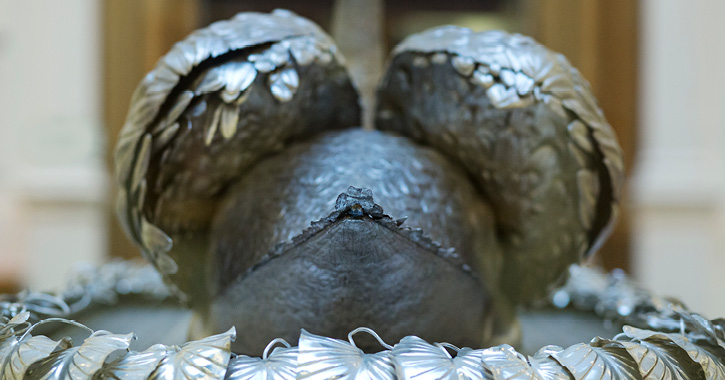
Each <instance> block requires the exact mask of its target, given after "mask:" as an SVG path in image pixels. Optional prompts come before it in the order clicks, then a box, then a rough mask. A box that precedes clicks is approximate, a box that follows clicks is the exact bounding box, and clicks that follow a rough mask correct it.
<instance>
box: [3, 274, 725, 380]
mask: <svg viewBox="0 0 725 380" xmlns="http://www.w3.org/2000/svg"><path fill="white" fill-rule="evenodd" d="M570 272H571V276H570V279H569V281H568V283H567V284H566V285H565V286H564V287H562V288H560V289H559V290H557V291H555V292H554V293H553V294H552V296H551V300H552V304H553V305H554V306H556V307H559V308H564V307H573V308H575V309H578V310H588V311H594V312H596V313H597V314H598V315H600V316H601V317H603V318H605V319H610V320H613V321H615V322H621V323H623V324H626V326H624V327H623V330H622V333H621V334H619V335H617V336H616V337H614V338H612V339H604V338H594V339H592V340H591V341H590V342H588V343H579V344H575V345H572V346H570V347H568V348H562V347H556V346H546V347H544V348H542V349H540V350H539V351H538V352H537V353H536V354H534V355H533V356H524V355H522V354H521V353H519V352H517V351H516V350H515V349H514V348H512V347H511V346H508V345H501V346H496V347H491V348H487V349H477V350H474V349H470V348H457V347H455V346H452V345H450V344H447V343H432V344H431V343H428V342H425V341H424V340H422V339H420V338H418V337H415V336H409V337H406V338H403V339H402V340H401V341H400V342H398V343H397V344H394V345H388V344H387V343H385V342H383V341H382V340H381V339H380V338H379V337H378V336H377V335H376V334H375V333H374V332H373V331H372V330H370V329H366V328H360V329H356V330H355V331H353V332H351V333H350V335H349V336H348V340H349V341H347V342H346V341H342V340H337V339H332V338H326V337H321V336H316V335H313V334H310V333H308V332H306V331H304V330H303V331H302V333H301V335H300V339H299V346H298V347H292V346H291V345H290V344H289V343H287V342H285V341H283V340H279V339H276V340H273V341H272V342H270V345H269V346H268V347H267V349H266V350H265V353H264V355H263V357H262V358H253V357H248V356H242V355H239V356H238V355H235V354H233V353H231V351H230V343H231V341H233V340H234V338H235V336H236V331H235V330H234V328H232V329H230V330H229V331H227V332H225V333H223V334H219V335H214V336H210V337H208V338H205V339H201V340H198V341H193V342H188V343H185V344H183V345H181V346H165V345H161V344H156V345H153V346H151V347H149V348H148V349H146V350H145V351H142V352H135V351H131V350H129V345H130V343H131V340H132V339H133V338H134V335H133V334H128V335H120V334H112V333H109V332H107V331H95V332H94V331H92V330H90V329H88V330H89V331H90V336H89V337H88V338H87V339H86V340H85V341H84V342H83V343H82V344H80V345H78V346H73V345H72V343H71V342H70V340H69V339H67V338H63V339H60V340H53V339H51V338H48V337H46V336H43V335H36V336H32V335H31V332H32V331H33V330H34V329H35V328H36V327H37V326H39V325H43V324H48V323H50V322H61V323H67V324H73V325H75V326H78V327H81V328H84V326H83V325H81V324H79V323H77V322H74V321H71V320H68V319H65V318H72V317H73V316H74V315H77V313H78V312H80V311H82V310H84V309H86V308H88V307H90V306H91V305H104V304H105V305H114V304H116V303H117V302H118V301H119V299H121V298H125V297H130V296H132V297H144V298H152V299H154V300H165V299H169V297H170V293H169V292H168V291H167V290H166V288H165V287H164V286H163V284H162V281H161V278H160V276H159V275H158V274H157V273H156V272H155V271H154V270H153V269H152V268H151V267H150V266H141V265H139V264H136V263H132V262H114V263H110V264H107V265H105V266H103V267H101V268H99V269H97V270H89V271H84V272H82V273H81V274H80V275H79V276H77V277H76V280H75V281H74V283H73V284H72V285H71V286H70V287H69V288H68V290H66V291H65V292H63V293H61V294H59V295H51V294H45V293H30V292H23V293H20V294H16V295H1V296H0V378H2V379H6V378H7V379H21V378H27V379H86V378H88V379H90V378H94V379H96V378H101V379H105V378H111V379H147V378H148V379H176V378H180V379H192V378H193V379H197V378H203V379H207V378H208V379H494V380H497V379H512V380H513V379H516V380H517V379H537V380H539V379H540V380H548V379H557V380H559V379H561V380H564V379H575V380H580V379H587V380H588V379H725V364H724V363H725V321H724V320H722V319H717V320H707V319H705V318H703V317H702V316H700V315H698V314H696V313H692V312H690V311H689V310H688V309H687V308H686V307H685V306H684V305H682V304H681V303H680V302H677V301H675V300H671V299H667V298H661V297H657V296H653V295H651V294H650V293H648V292H646V291H645V290H643V289H641V288H639V287H637V286H636V285H634V284H633V283H632V282H631V281H630V280H629V279H628V278H627V277H626V275H624V274H623V273H621V272H614V273H611V274H605V273H603V272H602V271H600V270H596V269H590V268H585V267H579V266H574V267H572V268H571V270H570ZM86 329H87V328H86ZM239 333H240V334H243V333H244V332H243V331H240V332H239ZM359 333H368V334H371V335H373V336H374V337H375V338H376V339H378V341H379V342H380V346H381V351H380V352H377V353H365V352H363V351H362V350H361V349H359V348H357V347H356V345H355V340H354V337H355V336H356V334H359Z"/></svg>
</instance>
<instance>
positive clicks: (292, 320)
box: [116, 11, 623, 354]
mask: <svg viewBox="0 0 725 380" xmlns="http://www.w3.org/2000/svg"><path fill="white" fill-rule="evenodd" d="M343 62H344V60H343V58H342V57H341V56H340V54H339V52H338V51H337V49H336V48H335V46H334V44H333V43H332V41H331V39H330V38H329V37H328V36H327V35H326V34H325V33H324V32H322V31H321V30H320V29H319V28H318V27H317V26H316V25H314V24H313V23H311V22H310V21H308V20H305V19H303V18H301V17H299V16H297V15H294V14H292V13H290V12H286V11H275V12H273V13H271V14H258V13H242V14H239V15H237V16H236V17H235V18H234V19H232V20H228V21H221V22H217V23H214V24H212V25H211V26H209V27H207V28H205V29H201V30H199V31H197V32H195V33H193V34H192V35H190V36H189V37H188V38H187V39H186V40H184V41H181V42H179V43H178V44H177V45H175V47H174V48H173V49H172V50H171V51H170V52H169V53H168V54H167V55H166V56H165V57H163V58H162V59H161V61H160V62H159V63H158V65H157V67H156V68H155V69H154V70H153V71H152V72H151V73H149V74H148V75H147V77H146V78H145V79H144V80H143V81H142V83H141V84H140V85H139V87H138V89H137V91H136V93H135V95H134V98H133V100H132V104H131V110H130V112H129V116H128V119H127V123H126V125H125V126H124V129H123V131H122V133H121V136H120V138H119V143H118V146H117V148H116V170H117V179H118V184H119V187H120V196H119V216H120V219H121V221H122V222H123V224H124V226H125V228H126V231H127V233H128V234H129V236H130V237H131V239H132V240H133V241H134V242H136V243H137V244H138V246H139V247H140V248H141V249H142V251H143V253H144V255H145V256H146V257H147V258H148V259H149V260H150V261H151V262H152V263H154V265H155V266H156V268H157V269H158V270H159V271H160V272H161V273H162V274H163V275H164V277H165V279H166V280H167V283H168V284H170V285H171V286H173V287H174V289H175V290H176V292H177V293H178V294H179V295H181V296H182V297H185V298H187V299H188V300H189V302H190V304H191V306H192V307H193V308H194V309H195V310H196V311H197V315H198V317H199V324H200V325H201V327H202V328H203V329H206V330H214V331H222V330H226V329H228V328H229V327H230V325H235V326H236V327H237V328H238V329H239V330H240V331H244V332H245V333H244V334H240V335H239V337H238V338H237V341H236V343H235V346H234V349H235V350H236V351H238V352H243V353H252V354H258V353H260V352H261V350H262V349H263V348H264V346H265V344H266V343H267V342H269V341H270V340H271V339H273V338H277V337H282V338H287V339H289V340H294V338H295V337H296V336H298V334H299V331H300V329H301V328H305V329H306V330H308V331H310V332H312V333H315V334H320V335H326V336H333V337H337V338H341V337H344V336H345V335H346V334H347V332H348V331H350V330H352V329H354V328H356V327H359V326H367V327H370V328H373V329H374V330H375V331H377V332H378V333H379V334H380V335H381V336H382V337H383V339H385V340H388V341H397V340H399V339H401V338H402V337H404V336H407V335H417V336H420V337H422V338H424V339H426V340H429V341H450V342H451V343H453V344H456V345H459V346H481V345H484V344H488V343H491V342H494V341H497V342H498V340H497V339H499V338H501V337H502V336H504V335H506V334H507V333H509V332H510V331H511V330H512V329H515V318H514V317H513V310H514V307H515V306H516V305H519V304H522V303H527V302H530V301H532V300H535V299H536V298H538V297H541V296H543V295H544V294H546V291H547V290H549V289H550V288H551V287H553V286H554V285H556V284H557V283H558V281H560V280H561V279H562V277H563V276H564V275H565V274H566V272H567V268H568V267H569V265H570V264H572V263H575V262H578V261H579V260H581V258H583V257H584V256H586V255H587V254H589V253H591V252H593V251H595V250H596V249H597V248H598V246H599V244H600V243H601V242H602V241H603V240H604V239H605V238H606V236H607V234H608V233H609V230H610V228H611V224H612V222H613V221H614V219H615V218H616V208H617V201H618V197H619V193H620V189H621V184H622V177H623V173H622V161H621V152H620V149H619V147H618V144H617V141H616V138H615V137H614V135H613V132H612V129H611V127H610V126H609V125H608V124H607V122H606V120H605V119H604V117H603V115H602V113H601V111H600V110H599V109H598V108H597V105H596V102H595V100H594V98H593V97H592V95H591V92H590V90H589V88H588V84H587V83H586V82H585V81H584V80H583V79H582V78H581V77H580V76H579V74H578V72H577V71H576V70H575V69H573V68H572V67H571V66H570V65H569V64H568V62H567V61H566V60H565V59H564V58H563V57H562V56H561V55H559V54H556V53H553V52H551V51H549V50H548V49H546V48H545V47H543V46H541V45H540V44H538V43H536V42H534V41H533V40H531V39H530V38H528V37H523V36H520V35H509V34H506V33H503V32H483V33H474V32H472V31H470V30H468V29H463V28H456V27H442V28H436V29H432V30H429V31H426V32H423V33H421V34H417V35H414V36H411V37H409V38H408V39H407V40H406V41H404V42H403V43H402V44H401V45H399V46H398V47H397V48H396V49H395V50H394V52H393V53H392V55H391V57H390V59H389V61H388V67H387V70H386V74H385V75H384V78H383V80H382V82H381V84H380V86H379V88H378V94H377V106H376V111H375V112H376V122H375V127H376V129H377V131H367V130H363V129H361V128H359V127H358V126H359V125H360V113H361V112H360V106H359V102H358V96H357V94H356V90H355V87H354V86H353V84H352V82H351V80H350V78H349V77H348V75H347V73H346V70H345V68H344V64H343Z"/></svg>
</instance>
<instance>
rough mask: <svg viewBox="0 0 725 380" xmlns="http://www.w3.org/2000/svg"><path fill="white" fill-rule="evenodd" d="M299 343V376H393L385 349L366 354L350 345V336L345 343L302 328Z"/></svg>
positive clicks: (364, 379) (317, 379)
mask: <svg viewBox="0 0 725 380" xmlns="http://www.w3.org/2000/svg"><path fill="white" fill-rule="evenodd" d="M351 334H352V333H351ZM376 337H377V336H376ZM299 344H300V346H299V350H300V351H299V358H298V360H299V374H298V377H297V378H298V379H310V380H323V379H350V380H353V379H356V380H377V379H380V380H386V379H389V380H393V379H395V369H394V368H393V363H392V359H391V357H390V351H388V350H385V351H381V352H378V353H375V354H366V353H365V352H363V350H361V349H359V348H357V347H356V346H355V345H354V344H353V342H352V339H351V342H350V343H348V342H345V341H342V340H338V339H332V338H326V337H322V336H317V335H314V334H310V333H308V332H307V331H305V330H302V333H301V335H300V343H299ZM386 346H387V345H386ZM388 347H390V346H388Z"/></svg>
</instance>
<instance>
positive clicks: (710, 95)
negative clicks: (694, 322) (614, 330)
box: [0, 0, 725, 317]
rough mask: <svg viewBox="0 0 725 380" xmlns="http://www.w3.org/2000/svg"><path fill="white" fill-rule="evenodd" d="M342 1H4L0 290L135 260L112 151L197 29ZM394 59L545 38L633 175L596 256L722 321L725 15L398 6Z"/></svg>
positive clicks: (631, 0) (678, 5)
mask: <svg viewBox="0 0 725 380" xmlns="http://www.w3.org/2000/svg"><path fill="white" fill-rule="evenodd" d="M274 8H288V9H291V10H293V11H295V12H297V13H299V14H301V15H303V16H306V17H309V18H311V19H313V20H315V21H316V22H318V23H319V24H320V25H322V26H323V27H324V28H325V29H327V30H329V29H330V18H331V15H332V8H333V1H332V0H329V1H307V2H302V1H299V0H265V1H244V0H64V1H62V2H60V1H55V0H32V1H15V0H0V292H7V291H14V290H17V289H19V288H21V287H24V286H30V287H32V288H33V289H37V290H43V289H52V288H58V287H61V286H62V285H63V283H64V282H65V280H66V279H67V278H68V276H69V273H70V270H71V269H72V267H73V266H74V265H77V263H79V262H84V261H87V262H92V263H98V262H102V261H103V260H106V259H107V258H108V257H110V256H121V257H131V256H134V255H137V253H136V251H135V249H133V248H132V247H131V245H130V244H129V243H128V242H127V241H126V239H125V237H124V236H123V235H122V233H121V232H120V230H119V228H118V226H117V224H116V221H115V217H114V216H113V215H112V209H113V207H112V203H113V202H112V199H113V195H112V193H113V190H114V184H113V181H112V175H111V173H110V168H111V162H110V157H111V155H112V148H113V145H114V144H115V138H116V135H117V134H118V131H119V129H120V127H121V125H122V123H123V120H124V118H125V115H126V111H127V107H128V103H129V100H130V97H131V93H132V92H133V89H134V88H135V86H136V84H137V83H138V82H139V80H140V79H141V78H142V77H143V75H144V74H145V73H146V72H147V71H148V70H150V69H151V68H152V67H153V65H154V64H155V62H156V60H157V59H158V58H159V57H160V56H161V55H163V54H164V53H165V52H166V51H167V50H168V49H169V48H170V47H171V45H172V44H173V43H174V42H176V41H177V40H179V39H181V38H183V37H184V36H186V35H187V34H188V33H189V32H190V31H191V30H193V29H195V28H197V27H200V26H203V25H206V24H208V23H210V22H212V21H215V20H218V19H222V18H228V17H231V16H232V15H233V14H235V13H236V12H240V11H250V10H253V11H269V10H271V9H274ZM385 14H386V16H385V20H384V33H385V37H386V44H387V45H388V46H387V48H390V47H392V46H394V44H395V43H396V42H398V41H399V40H400V39H402V38H403V37H405V36H406V35H408V34H410V33H414V32H417V31H420V30H422V29H425V28H428V27H431V26H435V25H440V24H459V25H464V26H469V27H472V28H474V29H504V30H508V31H511V32H521V33H525V34H529V35H532V36H534V37H535V38H536V39H538V40H539V41H541V42H542V43H544V44H546V45H548V46H549V47H551V48H552V49H554V50H557V51H560V52H562V53H564V54H565V55H566V56H567V57H568V58H569V59H570V60H571V61H572V63H573V64H574V65H575V66H576V67H578V68H579V69H580V70H581V71H582V73H583V74H584V76H585V77H586V78H587V79H588V80H589V81H590V83H591V84H592V87H593V89H594V92H595V95H596V96H597V98H598V99H599V102H600V105H601V106H602V108H603V109H604V111H605V113H606V115H607V118H608V120H609V122H610V123H611V124H612V125H613V127H614V128H615V130H616V131H617V133H618V136H619V138H620V142H621V144H622V146H623V148H624V152H625V155H626V156H625V162H626V163H627V166H628V171H629V173H630V180H629V186H628V191H627V193H626V194H625V201H624V203H625V204H624V213H623V218H622V219H621V221H620V224H619V227H618V229H617V231H616V233H615V235H614V236H613V237H612V239H611V240H610V241H609V243H608V244H607V245H606V246H605V248H604V249H603V251H602V252H601V254H600V256H599V260H600V261H601V262H603V264H604V265H605V266H607V267H608V268H613V267H623V268H626V269H627V270H628V271H629V272H631V273H632V274H633V275H634V276H635V277H636V278H637V279H639V280H640V281H641V282H642V283H644V284H645V285H646V286H647V287H649V288H651V289H655V290H656V291H657V292H658V293H661V294H667V295H674V296H677V297H680V298H682V299H683V300H684V301H685V302H686V303H688V304H689V305H690V306H691V307H692V308H693V309H695V310H697V311H701V312H704V313H705V314H706V315H709V316H711V317H716V316H725V298H723V297H722V296H720V291H719V290H720V289H721V288H722V287H723V286H724V285H725V276H723V275H722V274H721V273H720V271H721V269H720V268H725V149H723V148H722V147H724V146H725V92H724V91H723V89H724V88H725V70H723V69H722V67H721V66H722V64H723V62H725V43H723V41H722V39H723V38H724V37H725V23H723V22H722V21H721V20H722V19H723V17H725V2H723V1H721V0H698V1H686V0H666V1H663V0H642V1H639V2H638V1H635V0H518V1H512V0H497V1H494V0H487V1H481V0H470V1H448V2H444V1H440V0H418V1H416V2H410V1H402V0H401V1H393V0H388V1H387V2H386V11H385Z"/></svg>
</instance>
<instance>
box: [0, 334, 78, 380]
mask: <svg viewBox="0 0 725 380" xmlns="http://www.w3.org/2000/svg"><path fill="white" fill-rule="evenodd" d="M3 343H4V344H3V345H2V348H0V379H3V380H5V379H22V378H23V376H24V375H25V371H26V370H27V369H28V367H29V366H30V365H31V364H33V363H35V362H37V361H38V360H40V359H43V358H46V357H47V356H48V355H50V354H51V353H52V352H54V351H56V350H59V349H60V350H63V349H66V348H68V347H70V342H69V341H68V340H67V339H63V340H61V341H54V340H52V339H50V338H48V337H45V336H34V337H30V336H29V335H28V336H26V337H22V338H15V337H13V338H11V339H8V341H7V343H6V344H5V342H3Z"/></svg>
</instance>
